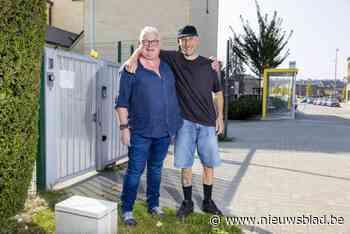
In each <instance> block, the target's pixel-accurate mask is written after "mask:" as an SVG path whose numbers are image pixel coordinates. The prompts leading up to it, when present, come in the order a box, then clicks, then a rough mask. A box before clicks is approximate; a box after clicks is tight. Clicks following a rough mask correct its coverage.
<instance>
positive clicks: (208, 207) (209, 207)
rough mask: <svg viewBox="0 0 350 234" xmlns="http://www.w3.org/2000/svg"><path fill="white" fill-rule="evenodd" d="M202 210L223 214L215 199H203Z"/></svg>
mask: <svg viewBox="0 0 350 234" xmlns="http://www.w3.org/2000/svg"><path fill="white" fill-rule="evenodd" d="M202 211H203V212H205V213H209V214H215V215H222V212H221V211H220V210H219V209H218V207H217V206H216V205H215V202H214V201H213V200H209V201H203V205H202Z"/></svg>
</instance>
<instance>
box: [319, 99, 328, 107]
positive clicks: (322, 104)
mask: <svg viewBox="0 0 350 234" xmlns="http://www.w3.org/2000/svg"><path fill="white" fill-rule="evenodd" d="M327 100H328V98H326V97H323V98H321V101H320V105H321V106H326V105H327Z"/></svg>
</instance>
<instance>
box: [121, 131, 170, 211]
mask: <svg viewBox="0 0 350 234" xmlns="http://www.w3.org/2000/svg"><path fill="white" fill-rule="evenodd" d="M130 143H131V146H130V147H129V162H128V169H127V171H126V174H125V176H124V183H123V192H122V196H121V200H122V210H123V213H125V212H128V211H132V209H133V206H134V202H135V199H136V195H137V190H138V187H139V183H140V177H141V175H142V173H143V171H144V169H145V167H146V164H147V204H148V208H149V209H152V208H153V207H156V206H159V189H160V181H161V172H162V166H163V161H164V158H165V156H166V154H167V152H168V148H169V144H170V137H169V136H166V137H161V138H149V137H143V136H141V135H138V134H131V142H130Z"/></svg>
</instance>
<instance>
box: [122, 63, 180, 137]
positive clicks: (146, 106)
mask: <svg viewBox="0 0 350 234" xmlns="http://www.w3.org/2000/svg"><path fill="white" fill-rule="evenodd" d="M159 72H160V77H159V76H158V74H156V73H155V72H154V71H151V70H149V69H146V68H145V67H144V66H143V65H142V64H141V63H140V62H138V68H137V70H136V72H135V74H131V73H128V72H127V71H126V70H125V69H123V70H122V71H121V72H120V89H119V96H118V97H117V98H116V108H118V107H124V108H127V109H128V112H129V125H130V127H131V131H132V133H138V134H140V135H142V136H145V137H163V136H166V135H170V136H173V135H175V133H176V131H177V130H178V129H179V128H180V127H181V126H182V117H181V113H180V108H179V105H178V100H177V97H176V90H175V78H174V75H173V73H172V71H171V69H170V67H169V66H168V64H166V63H165V62H163V61H161V62H160V66H159Z"/></svg>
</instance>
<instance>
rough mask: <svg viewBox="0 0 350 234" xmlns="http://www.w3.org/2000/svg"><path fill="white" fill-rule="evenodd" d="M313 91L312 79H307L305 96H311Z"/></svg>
mask: <svg viewBox="0 0 350 234" xmlns="http://www.w3.org/2000/svg"><path fill="white" fill-rule="evenodd" d="M313 93H314V90H313V87H312V81H309V82H308V83H307V85H306V96H308V97H312V96H313Z"/></svg>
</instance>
